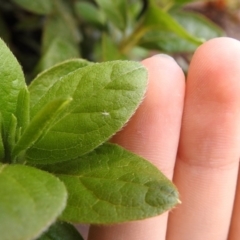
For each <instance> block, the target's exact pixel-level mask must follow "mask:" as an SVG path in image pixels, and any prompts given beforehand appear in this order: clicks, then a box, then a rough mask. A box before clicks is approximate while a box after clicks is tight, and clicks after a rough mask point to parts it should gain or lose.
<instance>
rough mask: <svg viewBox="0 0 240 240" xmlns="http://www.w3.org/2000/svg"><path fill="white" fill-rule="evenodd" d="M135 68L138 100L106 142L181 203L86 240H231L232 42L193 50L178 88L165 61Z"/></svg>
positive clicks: (238, 78) (238, 145)
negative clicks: (139, 160)
mask: <svg viewBox="0 0 240 240" xmlns="http://www.w3.org/2000/svg"><path fill="white" fill-rule="evenodd" d="M142 64H143V65H144V66H145V67H146V68H147V69H148V72H149V85H148V90H147V93H146V97H145V99H144V101H143V103H142V104H141V106H140V107H139V109H138V110H137V112H136V113H135V115H134V116H133V117H132V119H131V120H130V122H129V123H128V124H127V126H126V127H125V128H124V129H123V130H122V131H120V132H119V133H118V134H117V135H116V136H114V138H113V139H112V141H113V142H116V143H118V144H120V145H122V146H123V147H125V148H127V149H129V150H131V151H132V152H135V153H137V154H139V155H141V156H143V157H145V158H146V159H148V160H149V161H151V162H152V163H153V164H155V165H156V166H157V167H158V168H159V169H160V170H161V171H162V172H163V173H164V174H165V175H166V176H167V177H168V178H170V179H172V180H173V182H174V183H175V185H176V186H177V188H178V189H179V192H180V200H181V201H182V204H179V205H178V206H176V207H175V209H173V210H172V211H170V213H169V212H168V213H164V214H163V215H160V216H157V217H154V218H150V219H147V220H142V221H136V222H131V223H124V224H119V225H113V226H109V227H105V226H92V227H91V228H90V232H89V238H88V239H89V240H165V239H167V240H192V239H194V240H203V239H204V240H226V239H228V240H239V239H240V177H239V179H238V169H239V157H240V42H238V41H237V40H233V39H229V38H218V39H213V40H210V41H208V42H206V43H205V44H203V45H202V46H200V47H199V48H198V49H197V51H196V53H195V54H194V56H193V59H192V62H191V64H190V68H189V72H188V77H187V82H186V84H185V77H184V74H183V72H182V70H181V69H180V67H179V66H178V65H177V64H176V62H175V61H174V60H172V59H171V58H168V57H164V56H162V57H161V56H154V57H151V58H148V59H145V60H144V61H143V62H142ZM237 184H238V187H237ZM234 199H235V200H234Z"/></svg>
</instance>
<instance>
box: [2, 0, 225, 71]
mask: <svg viewBox="0 0 240 240" xmlns="http://www.w3.org/2000/svg"><path fill="white" fill-rule="evenodd" d="M188 2H191V0H171V1H166V0H115V1H112V0H95V1H94V0H35V1H32V0H11V1H4V0H0V13H1V15H0V36H1V37H2V38H3V39H4V40H5V41H6V42H7V43H8V44H9V46H10V48H11V49H12V51H13V52H14V54H15V55H16V56H17V58H18V59H19V61H20V62H21V64H22V65H23V68H24V70H25V74H26V75H28V74H30V75H35V74H37V73H39V72H40V71H42V70H45V69H47V68H49V67H51V66H53V65H55V64H57V63H59V62H62V61H64V60H67V59H70V58H76V57H80V56H81V57H82V58H85V59H88V60H93V61H109V60H116V59H130V60H139V59H141V58H143V57H146V56H149V55H150V54H151V52H152V51H161V52H166V53H169V54H176V53H177V54H179V53H192V52H193V51H194V50H195V49H196V48H197V47H198V46H199V44H201V43H202V42H203V41H204V40H207V39H210V38H213V37H217V36H221V35H223V31H222V30H221V29H220V28H219V27H217V26H216V25H215V24H214V23H212V22H211V21H209V20H208V19H206V18H205V17H204V16H202V15H200V14H196V13H189V12H186V11H184V10H182V6H183V5H184V4H186V3H188Z"/></svg>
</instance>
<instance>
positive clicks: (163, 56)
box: [152, 53, 175, 61]
mask: <svg viewBox="0 0 240 240" xmlns="http://www.w3.org/2000/svg"><path fill="white" fill-rule="evenodd" d="M152 57H159V58H165V59H171V60H173V61H175V60H174V58H173V57H171V56H169V55H167V54H164V53H160V54H156V55H154V56H152Z"/></svg>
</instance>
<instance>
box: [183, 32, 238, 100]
mask: <svg viewBox="0 0 240 240" xmlns="http://www.w3.org/2000/svg"><path fill="white" fill-rule="evenodd" d="M239 62H240V42H239V41H238V40H236V39H233V38H228V37H221V38H215V39H211V40H209V41H207V42H206V43H204V44H203V45H201V46H200V47H199V48H198V49H197V51H196V52H195V54H194V56H193V59H192V62H191V64H190V68H189V74H188V80H190V84H189V85H190V86H191V87H194V86H195V88H197V89H202V88H204V91H202V93H203V95H202V98H204V99H206V100H209V98H211V99H212V100H215V101H217V102H219V103H228V102H233V101H235V100H236V99H237V100H238V95H239V89H240V81H239V77H238V76H239V75H240V67H239ZM200 80H201V81H200ZM191 92H194V91H191ZM190 94H191V93H190Z"/></svg>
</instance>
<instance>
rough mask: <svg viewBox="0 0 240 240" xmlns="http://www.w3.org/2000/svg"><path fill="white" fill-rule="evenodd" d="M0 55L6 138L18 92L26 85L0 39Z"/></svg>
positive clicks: (20, 72)
mask: <svg viewBox="0 0 240 240" xmlns="http://www.w3.org/2000/svg"><path fill="white" fill-rule="evenodd" d="M0 53H1V54H0V104H1V114H2V123H3V132H4V138H6V133H7V132H8V130H9V125H10V122H11V118H12V114H14V115H16V105H17V98H18V94H19V91H20V90H21V89H22V88H24V87H25V86H26V85H25V80H24V76H23V72H22V69H21V67H20V65H19V63H18V62H17V60H16V58H15V57H14V56H13V54H12V53H11V51H10V50H9V49H8V47H7V46H6V44H5V43H4V42H3V41H2V40H1V39H0ZM4 141H6V139H5V140H4Z"/></svg>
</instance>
